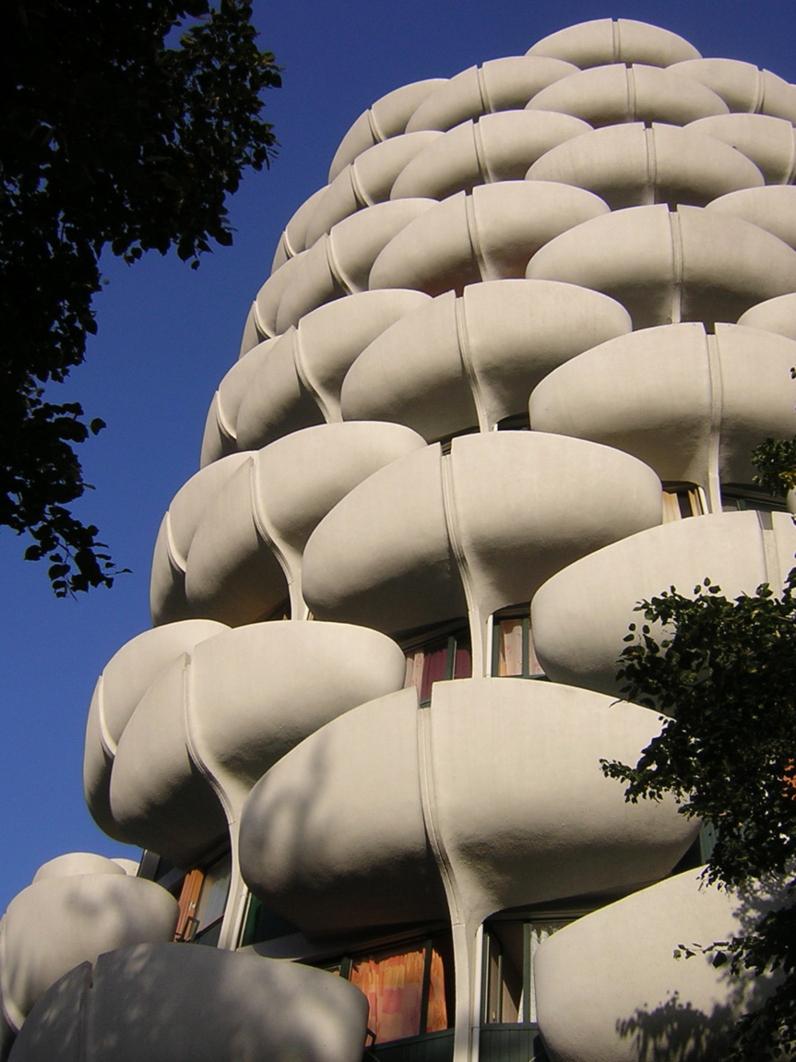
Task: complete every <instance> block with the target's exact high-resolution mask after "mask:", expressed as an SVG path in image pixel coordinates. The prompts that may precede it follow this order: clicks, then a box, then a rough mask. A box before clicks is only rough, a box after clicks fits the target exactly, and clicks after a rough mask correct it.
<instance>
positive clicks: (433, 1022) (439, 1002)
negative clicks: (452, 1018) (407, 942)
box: [425, 948, 448, 1032]
mask: <svg viewBox="0 0 796 1062" xmlns="http://www.w3.org/2000/svg"><path fill="white" fill-rule="evenodd" d="M430 973H431V976H430V978H429V986H428V1017H427V1019H426V1029H425V1031H426V1032H439V1031H440V1030H441V1029H447V1028H448V1009H447V1007H446V1006H445V970H444V968H443V965H442V956H441V955H440V953H439V952H438V951H437V950H436V948H435V949H434V950H433V951H432V952H431V971H430Z"/></svg>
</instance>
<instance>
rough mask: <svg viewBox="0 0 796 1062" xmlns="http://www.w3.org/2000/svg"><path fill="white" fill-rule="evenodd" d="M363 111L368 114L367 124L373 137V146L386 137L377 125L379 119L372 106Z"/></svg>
mask: <svg viewBox="0 0 796 1062" xmlns="http://www.w3.org/2000/svg"><path fill="white" fill-rule="evenodd" d="M365 113H366V114H367V116H368V125H369V126H370V135H371V136H372V137H373V144H374V146H375V145H376V144H381V143H382V142H383V141H385V140H386V139H387V137H386V136H385V135H384V133H383V132H382V129H381V127H380V125H379V120H378V118H377V117H376V115H375V113H374V111H373V108H372V107H369V108H368V110H367V111H366V112H365Z"/></svg>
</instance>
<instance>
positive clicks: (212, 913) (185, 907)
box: [174, 852, 232, 947]
mask: <svg viewBox="0 0 796 1062" xmlns="http://www.w3.org/2000/svg"><path fill="white" fill-rule="evenodd" d="M231 866H232V857H231V855H230V853H229V852H227V853H226V855H223V856H221V858H220V859H217V860H216V861H215V862H214V863H212V864H211V865H210V866H208V867H206V868H205V869H204V870H200V869H194V870H191V871H189V872H188V874H186V875H185V878H184V880H183V883H182V889H181V890H180V896H179V914H178V916H177V930H176V933H175V935H174V939H175V940H177V941H184V942H195V943H197V944H209V945H211V946H213V947H215V945H216V944H217V943H218V938H219V935H220V933H221V922H222V920H223V918H224V909H225V907H226V905H227V894H228V892H229V878H230V872H231Z"/></svg>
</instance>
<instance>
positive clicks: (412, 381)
mask: <svg viewBox="0 0 796 1062" xmlns="http://www.w3.org/2000/svg"><path fill="white" fill-rule="evenodd" d="M629 330H630V317H629V316H628V314H627V311H626V310H625V309H624V308H623V307H621V306H620V305H619V304H618V303H617V302H614V301H613V300H611V299H608V298H606V297H605V296H604V295H600V294H598V293H597V292H594V291H590V290H588V289H586V288H578V287H576V286H575V285H573V284H556V283H553V282H550V281H529V280H504V281H499V282H498V281H491V282H487V283H485V284H474V285H471V286H469V287H466V288H465V289H464V293H463V295H462V297H461V298H460V299H456V297H455V295H454V293H453V292H447V293H446V294H444V295H440V296H438V297H437V298H436V299H435V300H434V301H433V302H430V303H428V304H427V305H424V306H422V307H421V308H420V309H418V310H416V311H415V312H414V313H411V314H408V315H407V316H406V317H403V318H401V320H400V321H398V322H396V323H395V324H394V325H393V326H392V327H391V328H389V329H387V330H386V331H384V332H383V333H382V334H381V335H380V336H379V337H378V338H377V339H375V340H374V341H373V342H372V343H371V344H370V345H369V346H368V347H367V348H366V349H365V350H364V351H363V352H362V353H361V354H360V356H359V357H358V358H357V360H356V362H355V363H354V365H353V366H352V367H351V369H350V371H349V372H348V374H347V376H346V378H345V382H344V384H343V391H342V413H343V417H344V418H345V419H346V420H360V419H361V420H390V421H395V422H397V423H399V424H408V425H409V426H410V427H412V428H414V430H415V431H418V432H419V433H420V434H421V435H423V436H424V437H425V438H426V439H428V440H429V441H433V440H436V439H440V438H443V437H444V436H446V435H451V434H455V433H456V432H460V431H462V430H468V429H473V428H475V427H476V425H479V426H480V427H481V428H482V429H483V430H490V429H491V428H492V427H494V425H495V424H497V423H498V421H500V420H501V419H502V418H504V417H508V416H512V415H516V414H520V413H523V412H524V410H525V408H526V405H527V401H528V396H529V395H530V393H531V391H532V390H533V388H534V386H535V385H536V384H537V383H538V382H539V380H541V379H542V378H543V377H544V376H545V375H546V373H548V372H550V371H551V370H552V369H554V368H555V367H556V366H557V365H560V364H561V363H562V362H564V361H566V360H567V359H568V358H572V357H574V356H575V355H577V354H579V353H580V352H581V351H583V350H587V349H589V348H590V347H593V346H596V345H597V344H598V343H602V342H604V341H605V340H606V339H609V338H613V337H614V336H617V335H621V334H623V333H625V332H628V331H629Z"/></svg>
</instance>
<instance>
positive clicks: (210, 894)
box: [196, 855, 232, 932]
mask: <svg viewBox="0 0 796 1062" xmlns="http://www.w3.org/2000/svg"><path fill="white" fill-rule="evenodd" d="M231 866H232V856H231V855H225V856H224V857H223V858H222V859H219V860H218V862H217V863H214V864H213V866H212V867H209V868H208V869H207V870H206V871H205V880H204V883H203V885H202V892H201V895H200V896H199V903H198V904H197V906H196V918H197V920H198V922H199V925H198V927H197V932H201V931H202V930H203V929H204V928H205V927H206V926H209V925H212V924H213V922H216V921H218V919H219V918H221V917H222V915H223V914H224V908H225V907H226V905H227V893H228V892H229V876H230V872H231Z"/></svg>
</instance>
